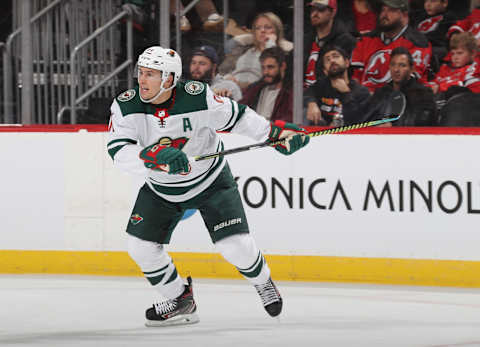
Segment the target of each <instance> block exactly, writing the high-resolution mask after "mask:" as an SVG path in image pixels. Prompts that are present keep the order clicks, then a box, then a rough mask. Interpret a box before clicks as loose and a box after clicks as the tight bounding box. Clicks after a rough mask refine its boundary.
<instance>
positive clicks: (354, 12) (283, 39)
mask: <svg viewBox="0 0 480 347" xmlns="http://www.w3.org/2000/svg"><path fill="white" fill-rule="evenodd" d="M139 1H140V2H141V3H143V1H141V0H133V1H127V2H129V3H132V2H133V3H135V2H137V3H138V2H139ZM471 1H474V2H476V3H474V4H472V5H476V6H477V7H474V6H470V2H469V1H467V0H464V1H455V3H454V2H453V1H452V0H307V1H305V34H304V37H305V41H304V54H303V55H304V69H303V71H304V76H303V81H304V123H305V124H306V125H325V126H338V125H348V124H353V123H357V122H361V121H363V120H364V119H365V117H381V116H382V115H387V114H388V110H389V98H390V96H391V94H392V92H393V91H395V90H400V91H402V92H403V94H404V95H405V96H406V100H407V107H406V110H405V114H404V116H403V117H402V118H401V120H400V121H398V122H396V123H395V124H391V125H394V126H437V125H458V126H480V114H478V116H476V117H475V116H474V115H475V113H478V111H476V108H477V106H478V104H479V98H480V54H479V51H480V49H479V47H480V0H471ZM174 3H175V1H172V7H173V4H174ZM186 3H187V1H185V2H184V5H185V4H186ZM231 3H232V6H231V8H230V17H231V18H229V19H228V25H226V27H227V30H226V32H227V34H228V37H229V40H228V42H227V43H226V45H225V46H223V47H222V46H221V45H220V43H221V42H223V28H224V20H225V19H224V18H223V17H222V16H221V15H220V14H219V13H221V11H218V10H217V7H216V6H218V5H219V4H218V3H216V2H215V1H214V0H201V1H199V2H198V3H197V5H196V6H195V10H196V11H191V12H193V14H192V15H193V17H190V19H189V18H187V17H185V18H182V19H181V24H182V32H183V34H182V35H184V37H183V38H182V42H184V45H185V46H182V55H183V56H184V60H185V61H184V63H185V64H184V65H185V66H186V71H184V72H185V73H184V75H185V77H186V78H191V79H196V80H202V81H205V82H206V83H209V84H210V85H211V87H212V89H213V90H214V91H215V92H216V93H218V94H220V95H223V96H229V97H232V98H233V99H235V100H237V101H239V102H241V103H244V104H246V105H248V106H250V107H252V108H254V109H255V110H256V111H257V112H258V113H259V114H261V115H263V116H264V117H266V118H268V119H272V120H275V119H282V120H286V121H290V122H291V121H292V120H293V119H292V117H293V116H292V115H293V90H292V71H293V66H292V62H293V58H292V56H293V54H292V50H293V43H292V41H290V40H289V39H291V38H292V36H293V35H292V29H293V6H292V5H293V1H291V0H290V1H287V0H286V1H264V2H259V3H258V2H256V1H250V0H242V1H241V2H231ZM470 8H473V9H472V10H471V11H470ZM195 12H196V14H197V15H195ZM172 13H173V12H172ZM195 16H196V18H197V22H198V24H197V26H196V27H195V24H194V23H195V21H196V19H195ZM192 26H193V29H192ZM197 29H198V30H197ZM201 31H203V32H210V33H212V34H211V35H217V36H216V37H215V36H213V37H209V38H207V39H205V37H200V39H199V36H198V32H201ZM189 35H190V36H189ZM189 43H190V45H191V46H189ZM184 52H187V53H188V54H184ZM456 105H457V106H456ZM459 109H461V110H462V112H459Z"/></svg>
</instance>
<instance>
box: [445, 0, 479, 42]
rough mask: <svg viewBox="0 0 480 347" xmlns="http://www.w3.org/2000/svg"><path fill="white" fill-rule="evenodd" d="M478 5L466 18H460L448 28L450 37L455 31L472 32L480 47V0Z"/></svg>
mask: <svg viewBox="0 0 480 347" xmlns="http://www.w3.org/2000/svg"><path fill="white" fill-rule="evenodd" d="M475 4H476V7H475V8H474V9H473V11H472V13H471V14H470V15H469V16H468V17H467V18H465V19H462V20H459V21H458V22H456V23H455V24H454V25H452V26H451V27H450V29H449V30H448V37H452V35H453V34H455V33H464V32H470V33H472V35H473V36H474V37H475V40H477V46H478V47H480V0H476V3H475Z"/></svg>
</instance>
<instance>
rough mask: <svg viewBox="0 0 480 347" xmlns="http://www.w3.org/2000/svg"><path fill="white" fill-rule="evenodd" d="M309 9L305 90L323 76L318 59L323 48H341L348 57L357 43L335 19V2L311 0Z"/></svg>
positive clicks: (333, 0)
mask: <svg viewBox="0 0 480 347" xmlns="http://www.w3.org/2000/svg"><path fill="white" fill-rule="evenodd" d="M309 7H310V24H311V26H312V28H311V29H312V30H311V31H310V32H308V33H307V34H306V35H305V45H304V51H303V59H304V73H305V77H304V87H305V88H308V87H310V86H312V85H313V84H315V82H316V81H317V78H319V77H321V76H324V74H323V69H322V66H321V65H322V64H321V62H320V61H319V59H318V55H319V52H320V49H321V48H322V47H323V46H327V45H335V46H338V47H341V48H342V49H343V50H344V51H345V52H347V54H348V56H350V54H351V53H352V50H353V48H354V47H355V44H356V42H357V41H356V39H355V38H354V37H353V36H352V34H350V33H349V32H348V29H347V27H346V26H345V25H344V24H343V22H341V21H340V20H339V19H337V18H336V14H337V0H313V1H312V2H310V3H309Z"/></svg>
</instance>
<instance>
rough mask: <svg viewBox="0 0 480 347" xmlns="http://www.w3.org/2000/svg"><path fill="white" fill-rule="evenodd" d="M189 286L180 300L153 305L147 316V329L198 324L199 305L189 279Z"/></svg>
mask: <svg viewBox="0 0 480 347" xmlns="http://www.w3.org/2000/svg"><path fill="white" fill-rule="evenodd" d="M187 281H188V284H187V285H185V290H184V291H183V293H182V295H180V296H179V297H178V298H175V299H171V300H167V301H163V302H159V303H155V304H153V306H152V307H150V308H149V309H147V311H146V312H145V316H146V318H147V321H146V322H145V325H146V326H147V327H161V326H171V325H184V324H194V323H198V322H199V321H200V319H199V318H198V315H197V305H196V304H195V300H193V291H192V278H191V277H190V276H189V277H187Z"/></svg>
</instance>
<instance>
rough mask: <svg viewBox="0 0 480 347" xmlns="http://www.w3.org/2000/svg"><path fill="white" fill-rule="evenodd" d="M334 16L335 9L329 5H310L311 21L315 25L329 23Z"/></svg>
mask: <svg viewBox="0 0 480 347" xmlns="http://www.w3.org/2000/svg"><path fill="white" fill-rule="evenodd" d="M334 16H335V13H334V11H333V10H332V9H331V8H329V7H324V8H322V9H319V8H318V7H315V6H312V7H310V23H311V24H312V26H313V27H317V26H323V25H325V24H327V23H328V22H330V20H332V18H333V17H334Z"/></svg>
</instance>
